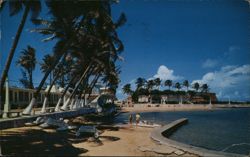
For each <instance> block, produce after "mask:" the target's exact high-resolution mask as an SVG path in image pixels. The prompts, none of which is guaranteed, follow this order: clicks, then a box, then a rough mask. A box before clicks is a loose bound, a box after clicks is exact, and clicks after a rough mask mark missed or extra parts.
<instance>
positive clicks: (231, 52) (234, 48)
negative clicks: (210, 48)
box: [224, 45, 241, 57]
mask: <svg viewBox="0 0 250 157" xmlns="http://www.w3.org/2000/svg"><path fill="white" fill-rule="evenodd" d="M240 49H241V48H240V47H239V46H235V45H232V46H229V48H228V50H227V52H225V53H224V56H225V57H232V56H234V55H237V53H239V51H240Z"/></svg>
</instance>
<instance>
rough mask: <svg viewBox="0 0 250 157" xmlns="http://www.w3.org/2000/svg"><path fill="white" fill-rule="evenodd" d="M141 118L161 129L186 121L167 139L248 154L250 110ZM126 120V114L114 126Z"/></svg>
mask: <svg viewBox="0 0 250 157" xmlns="http://www.w3.org/2000/svg"><path fill="white" fill-rule="evenodd" d="M141 117H142V119H143V120H148V121H151V122H156V123H160V124H163V125H164V124H167V123H169V122H171V121H174V120H177V119H179V118H188V120H189V122H188V124H187V125H184V126H182V127H181V128H179V129H178V130H177V131H176V132H174V133H173V134H172V135H171V136H170V139H173V140H176V141H179V142H183V143H186V144H190V145H194V146H198V147H203V148H206V149H212V150H217V151H225V152H231V153H238V154H247V155H248V154H249V153H250V108H240V109H235V108H234V109H217V110H214V111H178V112H148V113H141ZM127 119H128V113H125V114H121V115H120V116H119V117H117V119H116V122H122V121H123V122H127Z"/></svg>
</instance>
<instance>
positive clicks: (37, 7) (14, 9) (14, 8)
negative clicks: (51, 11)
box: [0, 0, 41, 91]
mask: <svg viewBox="0 0 250 157" xmlns="http://www.w3.org/2000/svg"><path fill="white" fill-rule="evenodd" d="M23 7H25V9H24V12H23V16H22V19H21V22H20V24H19V26H18V29H17V33H16V35H15V38H14V41H13V43H12V46H11V49H10V52H9V55H8V58H7V61H6V64H5V66H4V69H3V73H2V77H1V81H0V82H1V83H0V90H1V91H2V89H3V86H4V83H5V80H6V77H7V75H8V72H9V69H10V65H11V62H12V59H13V56H14V54H15V50H16V47H17V44H18V41H19V38H20V36H21V33H22V31H23V27H24V24H25V22H26V19H27V16H28V14H29V12H31V19H34V18H36V17H37V16H38V15H39V12H40V11H41V3H40V1H39V0H36V1H9V8H10V16H13V15H16V14H18V13H19V12H20V11H21V10H22V8H23Z"/></svg>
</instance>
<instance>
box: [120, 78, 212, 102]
mask: <svg viewBox="0 0 250 157" xmlns="http://www.w3.org/2000/svg"><path fill="white" fill-rule="evenodd" d="M135 85H136V89H134V90H133V89H131V84H126V85H124V86H123V88H122V89H123V92H124V93H125V94H127V95H128V96H132V99H133V101H134V102H137V101H138V97H139V96H140V95H146V96H149V97H152V98H156V97H159V96H160V95H177V96H180V95H186V94H188V95H190V96H191V97H192V96H195V95H201V94H202V93H208V92H209V86H208V84H200V83H198V82H194V83H193V84H192V88H193V90H189V86H190V84H189V81H188V80H184V81H183V83H180V82H175V83H174V82H173V80H169V79H168V80H165V81H163V80H161V79H160V78H155V79H149V80H146V79H145V78H142V77H139V78H137V79H136V81H135ZM161 86H165V88H164V87H163V88H162V89H161V90H160V87H161ZM166 87H167V89H166ZM171 87H173V88H172V89H173V90H171ZM184 88H186V90H185V89H184Z"/></svg>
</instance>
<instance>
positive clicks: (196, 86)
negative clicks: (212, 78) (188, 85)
mask: <svg viewBox="0 0 250 157" xmlns="http://www.w3.org/2000/svg"><path fill="white" fill-rule="evenodd" d="M193 88H194V89H195V90H196V92H198V90H199V89H200V84H199V83H198V82H195V83H194V84H193Z"/></svg>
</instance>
